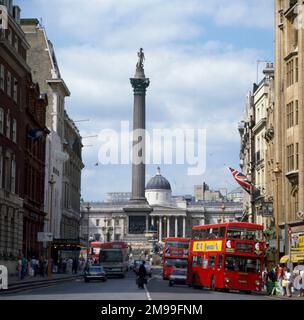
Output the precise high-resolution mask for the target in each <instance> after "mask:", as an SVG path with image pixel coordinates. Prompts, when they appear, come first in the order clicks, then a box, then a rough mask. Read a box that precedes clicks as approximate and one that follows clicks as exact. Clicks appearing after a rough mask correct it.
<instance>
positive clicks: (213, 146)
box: [14, 0, 273, 201]
mask: <svg viewBox="0 0 304 320" xmlns="http://www.w3.org/2000/svg"><path fill="white" fill-rule="evenodd" d="M14 3H15V4H18V5H20V7H21V8H22V17H23V18H38V19H40V18H41V19H42V23H43V25H44V26H45V28H46V32H47V35H48V37H49V39H50V40H51V41H52V42H53V44H54V47H55V50H56V55H57V60H58V62H59V67H60V70H61V74H62V77H63V78H64V80H65V82H66V83H67V85H68V87H69V89H70V90H71V93H72V95H71V97H70V98H68V99H67V100H66V109H67V111H68V113H69V114H70V116H71V117H72V118H73V119H74V120H81V119H90V121H89V122H79V123H77V124H78V127H79V129H80V131H81V134H82V135H83V136H91V135H96V134H98V133H99V132H100V130H102V129H105V128H107V129H114V130H118V129H119V127H120V121H121V120H129V121H131V119H132V103H133V97H132V89H131V86H130V83H129V78H130V77H132V76H133V74H134V70H135V64H136V61H137V56H136V53H137V51H138V49H139V48H140V47H143V48H144V50H145V55H146V62H145V72H146V76H147V77H149V78H150V81H151V84H150V87H149V89H148V92H147V129H148V130H152V129H153V128H169V129H171V130H173V129H175V128H205V129H206V130H207V152H206V155H207V163H206V164H207V166H206V171H205V173H204V174H203V175H200V176H189V175H187V166H185V165H163V164H160V166H161V169H162V174H163V175H164V176H166V177H167V178H168V180H169V181H170V183H171V186H172V189H173V193H174V194H176V195H180V194H192V193H193V186H194V185H195V184H201V183H202V182H203V181H206V182H207V183H208V184H209V185H210V186H211V187H213V188H227V189H228V190H231V189H233V188H234V187H236V185H235V184H234V181H233V179H232V178H231V176H230V173H229V172H228V170H227V168H226V166H227V165H230V166H232V167H239V134H238V131H237V123H238V121H239V120H240V119H241V117H242V114H243V110H244V104H245V97H246V94H247V92H248V91H249V90H250V89H251V87H252V83H253V82H255V81H256V66H257V60H273V1H272V0H230V1H227V0H212V1H210V0H187V1H184V0H144V1H143V0H142V1H139V0H119V1H117V0H116V1H115V0H88V1H79V0H52V1H51V2H50V1H48V0H15V1H14ZM261 69H262V66H261ZM83 142H84V145H93V147H85V148H84V149H83V160H84V163H85V169H84V170H83V175H82V196H83V198H84V199H85V200H86V201H92V200H103V199H104V198H105V195H106V193H107V192H115V191H130V189H131V183H130V180H131V166H130V165H107V166H104V165H99V166H95V163H96V162H97V160H98V150H99V147H100V141H98V139H95V138H86V139H84V140H83ZM156 167H157V165H156V164H155V165H148V166H147V179H149V177H151V176H153V175H154V174H155V171H156Z"/></svg>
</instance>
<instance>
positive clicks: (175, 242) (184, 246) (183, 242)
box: [163, 238, 190, 280]
mask: <svg viewBox="0 0 304 320" xmlns="http://www.w3.org/2000/svg"><path fill="white" fill-rule="evenodd" d="M189 242H190V239H189V238H166V239H165V246H164V252H163V279H164V280H167V279H169V277H170V275H171V273H172V271H173V269H174V268H185V269H186V268H187V260H188V252H189Z"/></svg>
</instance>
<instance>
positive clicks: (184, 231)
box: [183, 217, 186, 238]
mask: <svg viewBox="0 0 304 320" xmlns="http://www.w3.org/2000/svg"><path fill="white" fill-rule="evenodd" d="M185 237H186V218H185V217H183V238H185Z"/></svg>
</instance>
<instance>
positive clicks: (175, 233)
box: [174, 217, 177, 237]
mask: <svg viewBox="0 0 304 320" xmlns="http://www.w3.org/2000/svg"><path fill="white" fill-rule="evenodd" d="M174 231H175V232H174V236H175V237H177V217H175V230H174Z"/></svg>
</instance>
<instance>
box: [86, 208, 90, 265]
mask: <svg viewBox="0 0 304 320" xmlns="http://www.w3.org/2000/svg"><path fill="white" fill-rule="evenodd" d="M86 209H87V211H88V239H87V261H88V260H89V254H90V210H91V206H90V203H88V205H87V206H86Z"/></svg>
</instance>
